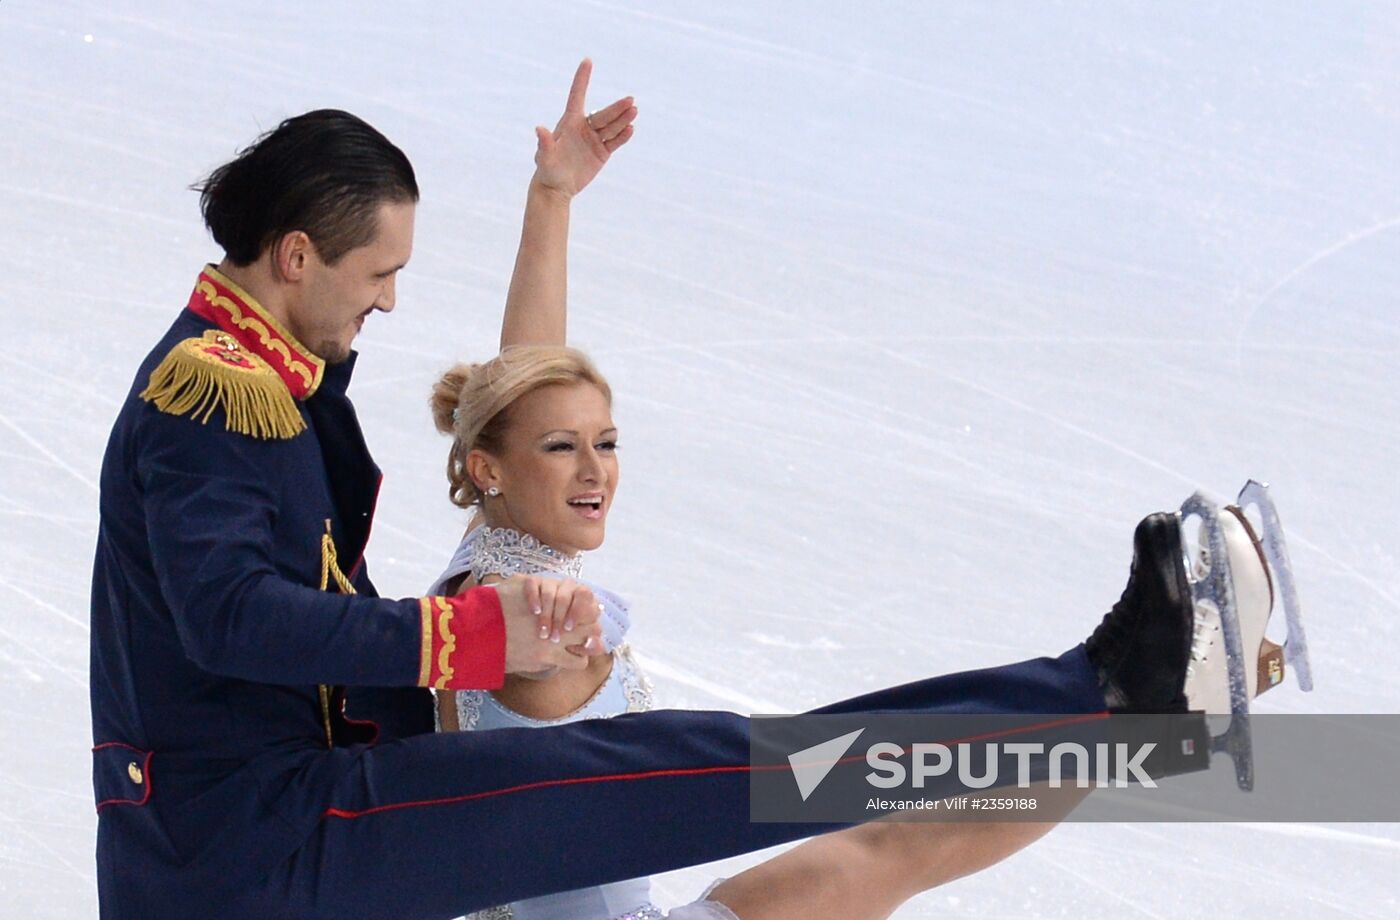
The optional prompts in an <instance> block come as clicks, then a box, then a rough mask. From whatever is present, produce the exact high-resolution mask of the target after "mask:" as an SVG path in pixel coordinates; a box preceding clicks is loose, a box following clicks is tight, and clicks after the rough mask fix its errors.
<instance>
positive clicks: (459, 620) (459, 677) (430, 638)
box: [418, 588, 506, 690]
mask: <svg viewBox="0 0 1400 920" xmlns="http://www.w3.org/2000/svg"><path fill="white" fill-rule="evenodd" d="M418 605H419V610H420V611H421V616H422V624H423V648H422V651H421V653H420V655H419V668H418V686H420V687H432V688H434V689H436V690H494V689H496V688H498V687H500V686H502V685H503V684H504V683H505V682H506V621H505V617H504V615H503V614H502V613H501V599H500V597H499V596H497V594H496V589H495V588H472V589H471V590H470V591H467V592H465V593H463V594H459V595H457V596H456V597H425V598H421V599H420V600H419V601H418Z"/></svg>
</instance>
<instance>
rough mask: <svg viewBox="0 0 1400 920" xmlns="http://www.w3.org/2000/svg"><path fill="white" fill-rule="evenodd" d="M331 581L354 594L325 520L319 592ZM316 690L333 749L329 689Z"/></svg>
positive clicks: (319, 687) (329, 522) (329, 523)
mask: <svg viewBox="0 0 1400 920" xmlns="http://www.w3.org/2000/svg"><path fill="white" fill-rule="evenodd" d="M332 580H334V581H335V586H336V587H337V588H339V589H340V593H341V594H355V593H356V591H355V586H354V585H352V584H351V583H350V579H348V578H346V577H345V573H344V572H342V571H341V570H340V563H339V562H338V561H337V559H336V555H335V541H334V540H332V539H331V521H330V518H327V519H326V532H325V533H323V534H321V590H322V591H325V590H326V589H327V588H328V587H329V586H330V583H331V581H332ZM316 690H317V692H318V693H319V694H320V697H321V724H322V725H323V726H324V727H325V729H326V747H327V748H331V747H334V742H333V741H332V735H331V688H330V687H329V686H328V685H326V684H317V685H316Z"/></svg>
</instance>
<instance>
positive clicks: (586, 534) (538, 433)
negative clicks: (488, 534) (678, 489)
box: [478, 383, 618, 554]
mask: <svg viewBox="0 0 1400 920" xmlns="http://www.w3.org/2000/svg"><path fill="white" fill-rule="evenodd" d="M510 411H511V415H510V425H509V428H508V429H507V432H506V439H505V441H506V444H505V450H504V451H503V452H502V454H501V455H500V456H497V457H488V458H487V459H488V464H487V468H488V470H489V472H490V473H491V474H492V476H493V477H494V478H490V479H489V481H482V480H483V479H487V477H478V482H479V484H480V485H482V486H490V485H495V486H496V487H497V488H499V489H500V490H501V494H500V495H499V496H497V497H494V498H487V499H486V500H485V501H486V521H487V523H488V524H490V525H491V526H494V527H512V528H514V529H515V530H519V531H521V532H522V533H528V534H530V535H531V536H533V537H534V538H535V539H537V540H539V541H540V542H541V543H545V544H547V545H549V546H552V547H554V548H555V549H557V550H559V551H560V552H562V553H568V554H573V553H576V552H579V551H580V550H589V549H597V548H598V547H599V546H601V545H602V543H603V529H604V525H605V523H606V521H607V517H608V512H609V511H610V510H612V500H613V493H614V492H615V491H616V489H617V477H618V466H617V428H616V426H614V425H613V420H612V411H611V410H610V409H609V408H608V401H607V398H606V397H604V396H603V392H602V391H601V390H599V389H598V388H597V387H595V386H593V385H592V384H590V383H578V384H556V385H552V386H546V387H541V388H540V389H538V390H535V391H534V392H532V393H528V394H526V395H525V396H522V397H521V398H520V399H518V400H516V401H515V403H514V404H512V406H511V410H510Z"/></svg>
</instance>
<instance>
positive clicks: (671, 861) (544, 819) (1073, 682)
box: [204, 646, 1105, 920]
mask: <svg viewBox="0 0 1400 920" xmlns="http://www.w3.org/2000/svg"><path fill="white" fill-rule="evenodd" d="M1104 708H1105V706H1104V699H1103V696H1102V694H1101V693H1100V692H1099V689H1098V686H1097V681H1096V679H1095V675H1094V672H1093V668H1092V667H1091V666H1090V665H1089V662H1088V659H1087V657H1086V656H1085V653H1084V649H1083V647H1082V646H1079V647H1076V648H1074V649H1072V650H1071V651H1069V652H1067V653H1065V654H1064V655H1061V656H1060V657H1058V658H1038V659H1033V660H1030V661H1025V662H1021V663H1018V664H1012V665H1007V666H1004V667H998V668H989V669H986V670H980V671H970V672H965V673H961V674H951V675H946V676H943V677H936V678H933V679H930V680H924V681H919V682H917V683H912V684H906V685H904V686H901V687H895V688H891V689H887V690H880V691H877V692H875V693H870V694H867V695H864V696H861V697H857V698H855V699H850V700H845V701H843V702H840V703H837V704H834V705H832V706H828V707H825V708H823V709H819V710H816V711H817V712H896V713H1012V714H1016V713H1027V714H1038V713H1064V714H1082V713H1093V712H1100V711H1103V709H1104ZM748 759H749V721H748V719H746V718H744V717H742V716H738V715H734V714H732V713H723V712H685V711H674V710H663V711H658V712H650V713H640V714H634V715H626V716H621V717H618V718H615V719H607V720H593V721H587V722H578V723H573V724H568V725H561V726H557V727H551V728H539V729H502V730H497V731H485V732H461V733H450V734H438V735H423V736H417V737H413V738H407V739H403V740H399V741H393V742H390V743H386V744H382V745H379V746H377V747H373V748H369V749H367V750H365V752H364V753H363V756H362V757H360V758H359V760H358V764H357V767H356V768H355V769H354V770H353V771H351V773H350V774H349V775H348V777H346V778H345V779H344V780H342V781H341V782H340V783H339V784H338V785H337V787H336V788H333V789H329V790H327V792H326V812H325V814H324V817H323V818H322V820H321V822H320V824H319V825H318V827H317V829H316V831H315V833H314V834H313V835H312V837H311V838H310V839H309V840H307V841H306V842H305V844H304V845H303V846H302V847H301V848H300V849H299V850H298V851H297V852H296V853H295V854H294V855H293V856H292V858H291V859H289V860H288V861H287V862H286V863H285V864H283V865H282V866H280V867H279V868H278V870H277V871H276V872H274V873H273V875H272V876H271V877H270V878H268V879H267V880H266V884H265V885H264V886H262V887H261V888H260V889H258V890H255V891H251V892H249V893H248V897H247V898H246V900H242V901H240V902H239V903H236V904H230V905H228V913H227V914H225V916H228V917H239V918H243V917H246V918H255V920H274V918H277V920H280V918H289V920H290V918H298V920H309V918H323V917H324V918H335V920H345V918H350V917H354V918H359V920H375V918H385V920H433V918H449V917H456V916H459V915H461V914H463V913H465V912H468V911H471V910H477V909H480V908H483V907H487V906H490V905H493V904H501V903H505V902H509V901H514V900H518V899H521V898H526V897H532V896H535V895H541V894H547V893H550V892H553V891H563V890H567V889H572V888H579V887H582V886H585V885H595V884H600V883H603V882H608V881H614V880H618V879H625V878H635V877H638V876H644V875H650V874H653V873H657V872H664V871H667V870H671V869H676V868H679V867H682V866H688V865H694V864H696V863H702V862H708V861H710V860H715V859H720V858H723V857H727V856H733V855H736V854H739V853H745V852H749V851H752V850H757V849H761V848H764V847H768V846H772V845H774V844H779V843H784V842H786V841H791V840H796V839H799V838H802V837H808V836H811V835H813V834H815V833H821V832H824V831H827V830H833V829H835V828H834V827H825V826H821V825H813V824H763V823H753V822H751V821H750V820H749V794H748V779H749V778H748V771H747V764H748ZM214 913H215V912H214V911H208V912H206V913H205V914H204V915H205V916H210V915H212V914H214Z"/></svg>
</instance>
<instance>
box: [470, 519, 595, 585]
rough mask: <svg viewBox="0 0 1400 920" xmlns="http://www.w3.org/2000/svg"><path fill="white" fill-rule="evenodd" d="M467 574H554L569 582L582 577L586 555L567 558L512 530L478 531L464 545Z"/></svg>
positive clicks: (474, 531) (532, 538) (500, 528)
mask: <svg viewBox="0 0 1400 920" xmlns="http://www.w3.org/2000/svg"><path fill="white" fill-rule="evenodd" d="M463 548H464V549H465V550H466V556H467V559H468V560H469V564H468V566H467V571H470V572H472V573H474V574H476V575H477V576H478V577H480V576H482V575H504V576H507V577H509V576H511V575H534V574H538V573H540V572H554V573H557V574H559V575H564V576H566V577H568V578H575V579H576V578H578V577H579V576H580V575H581V574H583V554H582V553H578V554H575V555H573V556H566V555H564V554H563V553H561V552H559V550H557V549H555V548H554V547H552V546H547V545H546V544H544V543H541V542H540V541H539V540H536V539H535V538H534V537H532V536H530V535H529V534H527V533H521V532H520V531H518V530H511V529H510V528H509V527H487V526H486V525H485V524H482V525H481V526H479V527H477V528H476V529H475V530H473V531H472V532H471V533H470V534H468V535H467V538H466V540H465V541H464V547H463Z"/></svg>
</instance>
